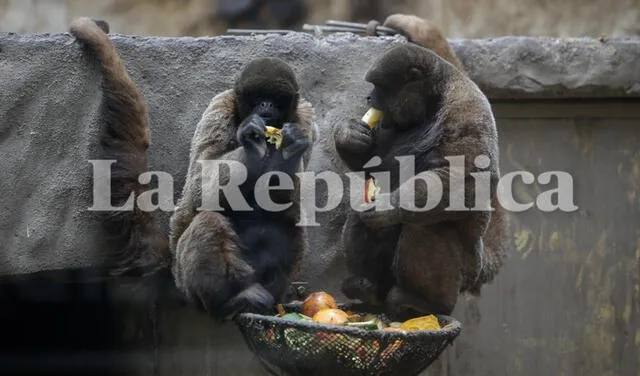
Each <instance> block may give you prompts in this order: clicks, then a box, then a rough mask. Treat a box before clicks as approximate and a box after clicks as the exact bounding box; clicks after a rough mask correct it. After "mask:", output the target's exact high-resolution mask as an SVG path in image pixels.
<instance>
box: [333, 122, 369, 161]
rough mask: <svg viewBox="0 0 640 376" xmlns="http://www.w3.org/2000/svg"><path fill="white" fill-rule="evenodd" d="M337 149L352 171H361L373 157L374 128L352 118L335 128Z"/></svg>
mask: <svg viewBox="0 0 640 376" xmlns="http://www.w3.org/2000/svg"><path fill="white" fill-rule="evenodd" d="M333 140H334V144H335V148H336V151H337V152H338V155H339V156H340V158H341V159H342V160H343V161H344V162H345V164H346V165H347V167H348V168H349V169H350V170H351V171H359V170H360V169H362V166H363V165H364V164H365V163H366V162H367V161H368V160H369V159H370V158H371V153H372V152H373V149H374V146H375V145H374V141H373V130H372V129H371V128H369V127H368V126H367V125H366V124H364V123H362V122H360V121H357V120H355V119H352V120H350V121H349V123H348V124H346V125H338V126H336V127H335V128H334V129H333Z"/></svg>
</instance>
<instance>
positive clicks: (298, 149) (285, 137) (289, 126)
mask: <svg viewBox="0 0 640 376" xmlns="http://www.w3.org/2000/svg"><path fill="white" fill-rule="evenodd" d="M309 147H311V140H309V138H308V137H307V136H306V135H305V134H304V132H303V131H301V130H300V129H299V128H298V127H297V126H296V125H295V124H294V123H286V124H284V125H283V126H282V158H284V160H289V159H291V158H297V157H300V156H302V154H303V153H304V152H305V151H307V149H309Z"/></svg>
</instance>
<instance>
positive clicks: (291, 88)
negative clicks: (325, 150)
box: [169, 58, 316, 318]
mask: <svg viewBox="0 0 640 376" xmlns="http://www.w3.org/2000/svg"><path fill="white" fill-rule="evenodd" d="M313 117H314V114H313V109H312V107H311V105H310V104H309V103H308V102H307V101H305V100H303V99H302V98H300V96H299V93H298V84H297V81H296V77H295V75H294V72H293V70H292V69H291V68H290V67H289V66H288V65H287V64H286V63H285V62H284V61H282V60H280V59H276V58H264V59H257V60H254V61H252V62H250V63H249V64H248V65H247V66H246V67H245V69H244V70H243V71H242V73H241V74H240V76H239V77H238V79H237V81H236V83H235V87H234V88H233V89H229V90H227V91H224V92H222V93H220V94H218V95H216V96H215V97H214V98H213V99H212V101H211V103H210V104H209V107H208V108H207V110H206V111H205V112H204V114H203V115H202V118H201V120H200V122H199V123H198V126H197V129H196V131H195V134H194V136H193V139H192V143H191V156H190V165H189V171H188V173H187V178H186V182H185V185H184V188H183V191H182V197H181V198H180V200H179V202H178V205H177V208H176V211H175V213H174V214H173V216H172V217H171V220H170V230H171V233H170V236H169V239H170V248H171V252H172V253H173V255H174V264H173V275H174V278H175V281H176V284H177V286H178V288H179V289H180V290H181V291H182V292H183V293H184V294H185V295H186V296H187V297H188V298H189V299H190V300H191V301H193V302H194V303H195V304H197V305H198V306H200V307H201V308H203V309H204V310H206V311H207V312H209V313H210V314H212V315H213V316H214V317H218V318H227V317H230V316H232V315H234V314H235V313H238V312H263V311H265V310H269V309H271V308H273V305H274V304H275V302H277V301H279V300H280V299H281V298H283V296H284V294H285V292H286V290H287V288H288V285H289V282H290V279H291V278H292V276H293V275H294V274H295V273H296V272H297V270H298V265H299V261H300V259H301V256H302V255H303V254H304V253H305V252H306V247H307V245H306V233H305V230H304V228H303V227H300V226H297V225H296V223H297V222H298V221H299V216H300V214H299V211H300V208H299V184H298V182H297V181H294V179H293V177H294V174H295V173H297V172H300V171H302V170H303V169H304V167H305V166H306V163H307V161H308V158H309V154H310V151H311V146H312V144H313V142H314V140H315V137H316V130H315V124H314V119H313ZM267 127H274V128H277V129H280V130H281V132H282V133H281V134H282V142H281V144H280V145H279V146H278V147H276V146H274V145H273V144H272V143H270V142H267V140H266V138H265V130H266V129H267ZM211 161H218V162H220V164H219V165H216V167H214V168H206V167H204V166H206V164H208V163H210V162H211ZM223 162H224V163H223ZM226 162H236V164H231V163H229V164H225V163H226ZM240 170H242V171H244V172H241V171H240ZM272 172H279V173H282V174H284V175H286V176H287V177H289V178H290V179H291V181H294V183H293V184H292V185H291V186H290V187H289V188H281V189H279V190H277V191H273V192H271V195H270V198H271V200H272V202H274V203H277V204H282V205H285V204H287V203H290V206H288V207H287V208H286V209H284V210H280V211H272V210H270V209H268V208H264V207H263V205H258V201H257V197H258V193H259V191H264V190H265V188H264V187H266V186H267V185H272V184H273V183H278V184H280V185H282V184H283V181H282V180H281V179H283V177H282V176H271V177H268V178H266V179H264V180H260V179H262V178H263V177H264V176H265V174H266V173H272ZM236 178H238V179H243V180H242V183H241V184H239V192H238V196H235V197H228V196H226V192H225V195H220V196H219V197H220V198H219V200H218V201H219V202H215V203H213V204H212V205H215V207H214V206H210V207H208V206H207V205H209V204H210V203H209V201H210V200H213V201H216V199H212V197H218V195H217V193H216V192H219V190H220V188H222V187H224V186H226V185H228V184H230V183H231V184H233V182H234V181H235V179H236ZM203 179H206V181H205V184H204V185H203ZM238 197H240V198H241V199H239V198H238ZM239 201H244V202H246V204H247V208H248V209H249V210H244V209H243V208H239V207H234V204H237V203H238V202H239ZM218 205H219V206H218ZM201 206H202V207H201Z"/></svg>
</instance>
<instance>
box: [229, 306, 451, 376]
mask: <svg viewBox="0 0 640 376" xmlns="http://www.w3.org/2000/svg"><path fill="white" fill-rule="evenodd" d="M352 307H353V306H349V305H348V304H339V305H338V308H340V309H343V310H352ZM284 308H285V310H286V312H300V309H301V304H295V303H292V304H287V305H285V306H284ZM353 310H354V311H357V310H355V309H353ZM357 312H359V311H357ZM359 313H365V312H359ZM376 316H377V317H379V318H381V319H383V320H385V319H386V318H385V316H384V315H380V314H377V313H376ZM436 317H437V319H438V321H439V323H440V326H441V327H442V329H438V330H416V331H405V332H400V331H385V330H368V329H362V328H356V327H347V326H341V325H329V324H320V323H316V322H312V321H296V320H290V319H284V318H281V317H276V316H275V312H274V316H268V315H259V314H254V313H242V314H239V315H238V316H236V324H237V325H238V327H239V329H240V331H241V333H242V335H243V337H244V339H245V341H246V343H247V345H248V347H249V349H250V350H251V351H252V352H253V354H254V355H256V356H257V357H258V359H259V360H260V361H261V362H262V364H263V365H264V366H265V368H266V369H267V370H268V371H269V372H270V373H271V374H273V375H282V374H285V375H290V376H297V375H304V376H313V375H318V376H320V375H322V376H324V375H329V376H338V375H340V376H342V375H344V376H350V375H354V376H355V375H358V376H370V375H389V376H391V375H398V376H411V375H417V374H419V373H420V372H422V371H423V370H425V369H426V368H427V367H428V366H429V365H430V364H431V363H433V361H435V360H436V359H437V358H438V356H440V354H441V353H442V351H444V349H445V348H446V347H447V346H448V345H450V344H451V343H452V342H453V340H454V339H455V338H456V337H457V336H458V335H459V334H460V331H461V330H462V325H461V324H460V322H458V321H457V320H455V319H454V318H452V317H449V316H441V315H436ZM445 326H446V327H445Z"/></svg>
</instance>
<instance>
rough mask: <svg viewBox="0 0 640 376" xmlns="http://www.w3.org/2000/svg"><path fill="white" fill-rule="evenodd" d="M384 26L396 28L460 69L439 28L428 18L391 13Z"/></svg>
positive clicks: (412, 40) (462, 69)
mask: <svg viewBox="0 0 640 376" xmlns="http://www.w3.org/2000/svg"><path fill="white" fill-rule="evenodd" d="M384 26H387V27H390V28H392V29H396V30H398V31H399V32H400V33H401V34H403V35H405V36H406V37H407V39H409V41H411V42H413V43H416V44H418V45H420V46H422V47H424V48H428V49H430V50H431V51H433V52H435V53H436V54H438V56H440V57H441V58H443V59H445V60H446V61H448V62H449V63H451V64H453V65H454V66H455V67H456V68H458V69H459V70H460V71H464V67H463V66H462V63H460V60H459V59H458V57H457V56H456V53H455V52H454V51H453V48H451V45H450V44H449V42H448V41H447V39H446V38H445V37H444V35H443V34H442V31H441V30H440V28H438V27H437V26H436V25H434V24H433V22H431V21H430V20H426V19H422V18H420V17H417V16H414V15H409V14H401V13H398V14H392V15H390V16H389V17H387V19H386V20H385V21H384Z"/></svg>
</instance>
